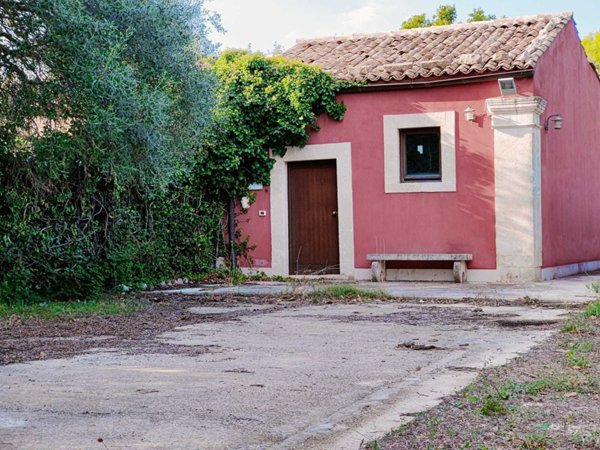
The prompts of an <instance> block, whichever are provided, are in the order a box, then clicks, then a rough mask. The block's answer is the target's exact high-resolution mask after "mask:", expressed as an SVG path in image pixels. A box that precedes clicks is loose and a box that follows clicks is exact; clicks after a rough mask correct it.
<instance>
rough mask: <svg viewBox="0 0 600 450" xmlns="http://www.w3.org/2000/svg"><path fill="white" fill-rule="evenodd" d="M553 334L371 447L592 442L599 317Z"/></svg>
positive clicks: (599, 426)
mask: <svg viewBox="0 0 600 450" xmlns="http://www.w3.org/2000/svg"><path fill="white" fill-rule="evenodd" d="M590 322H591V323H592V324H595V327H594V328H595V329H592V330H585V331H583V332H581V331H580V332H577V333H560V334H558V335H555V336H553V337H552V338H550V339H549V340H547V341H545V342H544V343H543V344H541V345H539V346H538V347H536V348H534V349H533V350H531V351H530V352H528V353H527V354H526V355H524V356H523V357H519V358H517V359H516V360H514V361H513V362H511V363H510V364H508V365H506V366H503V367H498V368H494V369H489V370H486V371H484V372H483V373H482V374H481V375H480V376H479V377H478V378H477V381H476V382H474V383H473V384H472V385H471V386H469V387H468V388H466V389H464V390H463V391H461V392H459V393H457V394H455V395H453V396H451V397H448V398H446V399H445V401H444V402H443V403H441V404H440V405H439V406H437V407H435V408H433V409H432V410H430V411H428V412H426V413H424V414H418V415H416V416H415V418H414V421H412V422H410V423H409V424H407V425H405V426H403V427H401V428H400V429H397V430H394V431H393V432H392V433H390V434H389V435H387V436H386V437H384V438H383V439H381V440H378V441H375V442H372V443H370V444H369V446H370V448H371V449H385V450H404V449H406V450H408V449H463V448H464V449H466V448H469V449H471V448H472V449H482V450H483V449H508V448H517V449H519V448H521V449H580V448H596V449H600V333H598V329H599V327H600V320H599V319H598V318H596V319H590Z"/></svg>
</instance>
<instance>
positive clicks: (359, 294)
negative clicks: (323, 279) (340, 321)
mask: <svg viewBox="0 0 600 450" xmlns="http://www.w3.org/2000/svg"><path fill="white" fill-rule="evenodd" d="M390 298H391V296H390V295H389V294H388V293H387V292H385V291H383V290H381V289H373V290H371V289H363V288H360V287H358V286H353V285H351V284H336V285H333V286H326V287H321V288H317V289H315V290H314V291H313V292H311V293H310V299H311V301H312V302H313V303H318V302H319V301H323V300H325V301H328V300H373V299H382V300H387V299H390Z"/></svg>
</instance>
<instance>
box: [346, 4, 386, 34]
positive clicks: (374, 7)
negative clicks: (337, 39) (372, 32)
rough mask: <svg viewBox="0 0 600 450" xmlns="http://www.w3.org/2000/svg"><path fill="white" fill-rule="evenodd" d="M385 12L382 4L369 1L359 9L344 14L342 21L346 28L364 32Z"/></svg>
mask: <svg viewBox="0 0 600 450" xmlns="http://www.w3.org/2000/svg"><path fill="white" fill-rule="evenodd" d="M383 10H384V7H383V5H381V4H380V3H378V2H375V1H368V2H366V3H365V4H364V5H362V6H359V7H358V8H355V9H352V10H350V11H346V12H345V13H343V14H342V21H343V23H344V25H345V26H347V27H349V28H351V29H353V30H362V29H364V28H365V27H367V26H368V25H370V24H371V23H372V22H374V21H376V20H377V18H378V17H379V16H380V15H381V13H382V12H383Z"/></svg>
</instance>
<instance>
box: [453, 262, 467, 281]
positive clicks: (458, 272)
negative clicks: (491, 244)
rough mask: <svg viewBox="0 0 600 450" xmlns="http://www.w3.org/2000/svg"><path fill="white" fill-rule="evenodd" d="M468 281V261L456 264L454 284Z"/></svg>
mask: <svg viewBox="0 0 600 450" xmlns="http://www.w3.org/2000/svg"><path fill="white" fill-rule="evenodd" d="M465 281H467V263H466V261H455V262H454V282H455V283H464V282H465Z"/></svg>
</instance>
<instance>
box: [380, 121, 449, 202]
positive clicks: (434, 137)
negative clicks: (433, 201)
mask: <svg viewBox="0 0 600 450" xmlns="http://www.w3.org/2000/svg"><path fill="white" fill-rule="evenodd" d="M455 117H456V112H455V111H439V112H423V113H419V114H394V115H384V116H383V158H384V159H383V164H384V175H385V185H384V188H385V192H386V193H387V194H403V193H414V192H456V120H455Z"/></svg>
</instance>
